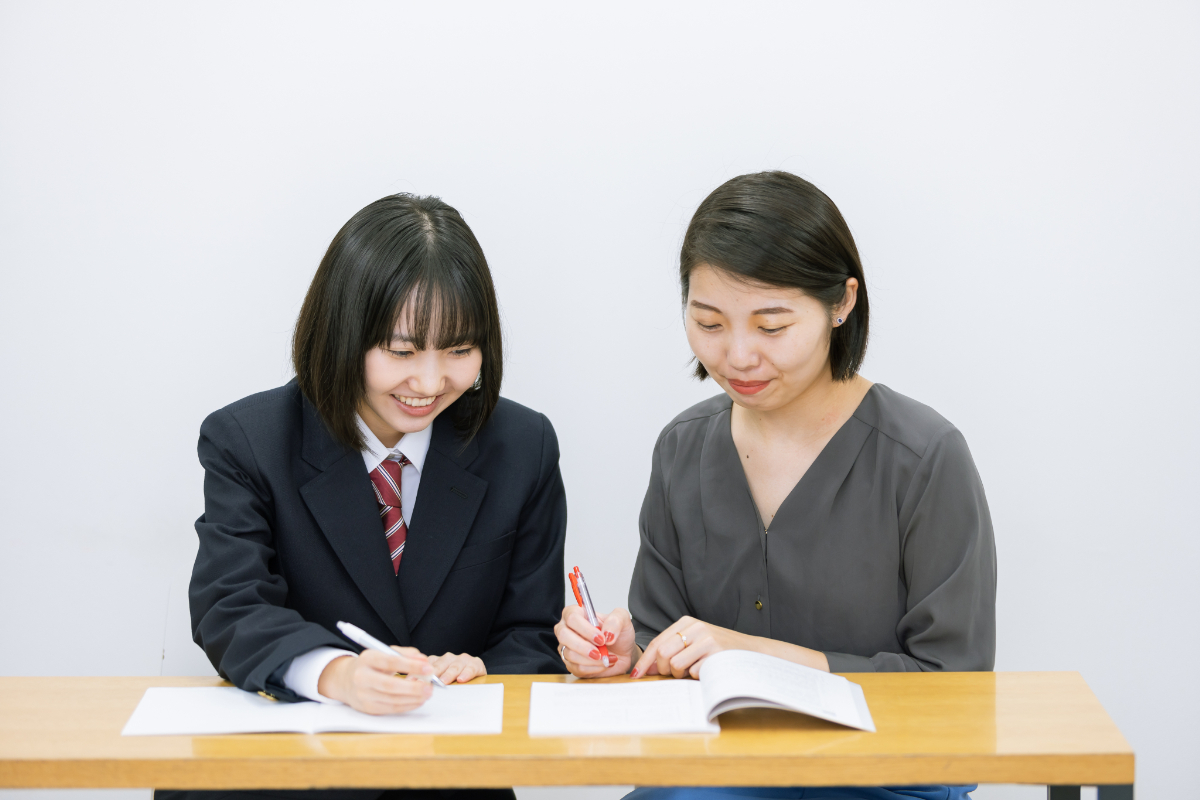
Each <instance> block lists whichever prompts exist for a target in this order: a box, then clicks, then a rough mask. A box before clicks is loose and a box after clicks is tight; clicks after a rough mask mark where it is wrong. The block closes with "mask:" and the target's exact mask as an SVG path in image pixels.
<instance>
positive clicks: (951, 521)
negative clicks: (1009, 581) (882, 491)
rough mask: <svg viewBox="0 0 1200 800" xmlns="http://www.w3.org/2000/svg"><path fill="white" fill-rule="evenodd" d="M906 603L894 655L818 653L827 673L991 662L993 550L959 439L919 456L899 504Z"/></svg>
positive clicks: (950, 436) (979, 491)
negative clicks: (826, 662)
mask: <svg viewBox="0 0 1200 800" xmlns="http://www.w3.org/2000/svg"><path fill="white" fill-rule="evenodd" d="M899 523H900V533H901V542H900V544H901V559H902V568H903V576H904V581H905V584H906V585H907V588H908V603H907V606H906V609H905V613H904V614H903V616H901V618H900V621H899V623H898V624H897V627H896V635H897V638H898V639H899V640H900V642H901V643H902V645H903V648H904V652H902V653H876V654H875V655H873V656H861V655H853V654H847V653H826V654H825V656H826V658H827V659H828V660H829V669H830V671H832V672H928V671H941V670H947V671H951V670H953V671H986V670H991V669H992V668H993V667H994V666H995V662H996V543H995V539H994V536H993V533H992V517H991V514H990V512H989V511H988V504H987V498H986V497H985V496H984V493H983V481H982V480H980V478H979V472H978V471H977V470H976V469H975V462H974V460H973V459H972V458H971V451H970V450H969V449H968V448H967V442H966V440H965V439H964V438H963V435H962V434H961V433H960V432H959V431H958V430H957V429H955V428H953V427H949V428H947V429H946V430H945V431H944V432H943V433H942V435H940V436H939V437H937V438H936V439H935V440H934V441H933V442H932V443H931V445H930V446H929V448H928V449H927V450H926V452H925V455H924V457H923V458H922V459H921V462H920V464H919V465H918V467H917V469H916V472H915V473H914V474H913V478H912V481H911V482H910V483H909V486H908V490H907V492H906V494H905V496H904V497H903V498H902V500H901V502H900V513H899Z"/></svg>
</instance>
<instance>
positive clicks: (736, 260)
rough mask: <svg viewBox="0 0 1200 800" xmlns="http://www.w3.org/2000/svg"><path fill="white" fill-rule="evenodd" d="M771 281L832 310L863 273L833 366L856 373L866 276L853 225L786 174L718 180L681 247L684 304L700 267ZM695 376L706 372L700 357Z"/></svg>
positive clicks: (845, 375)
mask: <svg viewBox="0 0 1200 800" xmlns="http://www.w3.org/2000/svg"><path fill="white" fill-rule="evenodd" d="M705 264H707V265H709V266H711V267H715V268H717V269H720V270H723V271H724V272H727V273H729V274H731V275H733V276H734V277H736V278H739V279H741V280H745V281H747V282H750V283H757V284H762V285H766V286H782V287H787V288H789V289H799V290H801V291H802V292H804V293H805V294H806V295H808V296H809V297H812V298H814V299H815V300H817V301H819V302H821V303H823V304H824V305H825V307H826V308H827V309H829V310H830V311H832V309H833V308H835V307H836V306H838V305H839V304H840V303H841V302H842V300H843V299H844V298H845V296H846V281H847V279H849V278H857V279H858V296H857V300H856V302H855V306H854V310H853V311H852V312H850V316H849V317H848V318H847V319H846V321H845V323H843V324H842V325H839V326H838V327H836V328H834V329H833V331H832V333H831V334H830V340H829V366H830V371H831V372H832V373H833V377H834V379H835V380H842V381H844V380H849V379H850V378H853V377H854V376H855V375H856V374H858V369H859V367H861V366H862V362H863V358H864V357H865V356H866V354H867V328H868V322H869V314H868V304H867V281H866V278H864V277H863V269H862V261H861V260H860V259H859V257H858V248H857V247H855V245H854V237H853V236H851V235H850V228H849V227H848V226H847V225H846V221H845V220H844V219H842V214H841V212H840V211H838V209H837V206H835V205H834V204H833V201H832V200H830V199H829V198H828V197H827V196H826V195H825V193H824V192H822V191H821V190H820V189H818V188H817V187H816V186H813V185H812V184H811V183H809V182H808V181H806V180H804V179H803V178H799V177H797V176H795V175H792V174H791V173H789V172H778V171H776V172H756V173H753V174H750V175H740V176H738V177H736V178H734V179H732V180H730V181H726V182H725V183H723V184H721V185H720V186H718V187H717V188H716V189H715V190H714V191H713V193H712V194H710V195H709V196H708V197H706V198H704V202H702V203H701V204H700V207H699V208H697V209H696V213H695V214H694V215H693V216H692V221H691V222H690V223H689V224H688V228H687V233H686V234H685V235H684V237H683V247H682V249H681V250H680V253H679V281H680V285H681V287H682V289H683V302H684V304H685V305H686V304H687V297H688V286H689V282H690V279H691V274H692V270H694V269H695V268H696V267H699V266H702V265H705ZM695 374H696V377H697V378H699V379H700V380H704V379H705V378H707V377H708V371H707V370H705V369H704V365H703V364H701V363H699V362H697V363H696V373H695Z"/></svg>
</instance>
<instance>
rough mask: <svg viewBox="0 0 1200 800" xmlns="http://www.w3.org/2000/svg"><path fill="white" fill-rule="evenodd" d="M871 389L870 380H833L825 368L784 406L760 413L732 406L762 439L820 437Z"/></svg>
mask: <svg viewBox="0 0 1200 800" xmlns="http://www.w3.org/2000/svg"><path fill="white" fill-rule="evenodd" d="M870 388H871V383H870V381H868V380H866V379H865V378H863V377H862V376H855V377H854V378H852V379H851V380H848V381H835V380H834V379H833V376H832V375H830V373H829V371H828V369H826V370H825V371H824V372H823V373H822V376H821V377H820V378H818V379H817V380H815V381H813V382H812V384H811V385H809V386H808V387H807V388H806V389H805V390H804V391H803V392H801V393H800V394H799V395H797V396H796V397H795V398H793V399H792V400H791V401H790V402H788V403H787V404H786V405H783V406H780V407H779V408H774V409H770V410H767V411H760V410H758V409H749V408H746V407H744V406H739V405H737V404H736V403H735V404H734V414H736V415H737V416H738V417H739V422H740V423H741V424H742V425H743V426H744V427H746V428H748V429H751V430H753V431H754V432H755V433H756V434H758V435H761V436H763V437H769V438H771V439H776V440H778V439H785V440H786V439H793V440H796V439H799V440H805V439H812V438H822V437H824V436H825V435H826V434H827V433H828V431H829V429H830V428H831V427H832V428H837V427H840V426H841V425H842V423H844V422H845V421H846V418H847V417H848V416H849V415H850V414H853V413H854V409H855V408H857V407H858V404H859V402H860V401H861V400H862V398H863V395H865V394H866V393H867V390H868V389H870Z"/></svg>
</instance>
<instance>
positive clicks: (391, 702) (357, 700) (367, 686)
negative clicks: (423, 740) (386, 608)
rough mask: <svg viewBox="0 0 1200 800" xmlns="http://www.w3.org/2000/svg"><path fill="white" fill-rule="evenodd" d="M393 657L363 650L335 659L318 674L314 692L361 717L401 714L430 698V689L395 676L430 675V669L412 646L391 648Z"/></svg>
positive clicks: (424, 659)
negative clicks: (346, 706)
mask: <svg viewBox="0 0 1200 800" xmlns="http://www.w3.org/2000/svg"><path fill="white" fill-rule="evenodd" d="M392 650H394V651H395V653H394V654H388V653H381V652H379V651H377V650H363V651H362V653H360V654H359V655H358V656H342V657H340V658H335V659H334V660H333V661H330V662H329V664H327V665H326V667H325V669H324V670H322V671H321V677H320V679H319V680H318V681H317V691H318V692H320V693H321V694H323V695H324V696H325V697H328V698H330V699H331V700H340V701H341V702H343V703H345V704H346V705H348V706H350V707H351V708H353V709H354V710H356V711H362V712H363V713H364V714H403V713H404V712H405V711H412V710H413V709H414V708H418V707H420V706H421V705H422V704H423V703H424V702H425V701H426V700H428V699H429V695H430V693H431V692H432V691H433V686H432V685H431V684H429V683H426V682H425V681H418V680H413V679H411V678H399V677H396V673H398V672H400V673H404V674H405V675H432V674H433V666H432V665H431V664H430V663H429V659H428V658H426V657H425V656H424V655H423V654H422V653H421V651H419V650H417V649H416V648H415V647H397V646H396V645H392Z"/></svg>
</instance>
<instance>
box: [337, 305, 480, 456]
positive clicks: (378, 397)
mask: <svg viewBox="0 0 1200 800" xmlns="http://www.w3.org/2000/svg"><path fill="white" fill-rule="evenodd" d="M408 317H409V315H408V314H404V313H402V314H400V320H401V322H400V323H398V324H397V326H396V331H395V333H394V334H393V336H392V340H391V342H390V343H388V345H387V346H386V347H373V348H371V349H370V350H368V351H367V355H366V363H365V373H366V381H365V382H366V397H364V398H363V400H362V402H361V403H360V404H359V408H358V413H359V416H361V417H362V418H363V422H365V423H366V424H367V427H368V428H370V429H371V432H372V433H374V434H375V435H376V436H377V437H379V441H380V442H382V443H383V445H384V446H385V447H395V446H396V443H397V442H398V441H400V437H402V436H403V435H404V434H406V433H415V432H416V431H420V430H424V429H425V428H427V427H429V425H430V424H431V423H432V422H433V420H434V418H435V417H436V416H437V415H438V414H441V413H442V412H443V411H445V410H446V409H447V408H449V407H450V405H451V404H452V403H454V401H455V400H457V399H458V398H460V397H462V395H463V392H465V391H467V390H468V389H470V388H471V386H472V385H473V384H474V383H475V377H476V376H477V375H479V370H480V367H482V366H483V354H482V353H481V352H480V350H479V348H478V347H476V346H475V345H473V344H470V343H467V344H458V345H455V346H454V347H450V348H446V349H444V350H434V349H426V350H419V349H417V348H416V346H415V345H414V344H413V343H412V342H411V341H410V340H409V338H408V333H407V331H406V328H407V325H406V324H405V323H404V322H403V320H405V319H407V318H408Z"/></svg>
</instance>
